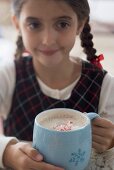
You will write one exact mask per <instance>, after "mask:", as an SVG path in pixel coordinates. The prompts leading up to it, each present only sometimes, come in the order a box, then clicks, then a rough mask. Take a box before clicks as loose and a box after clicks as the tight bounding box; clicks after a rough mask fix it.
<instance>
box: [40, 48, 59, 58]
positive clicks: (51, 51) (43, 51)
mask: <svg viewBox="0 0 114 170" xmlns="http://www.w3.org/2000/svg"><path fill="white" fill-rule="evenodd" d="M39 51H40V52H41V53H43V54H44V55H47V56H50V55H53V54H55V53H56V52H58V51H59V50H58V49H56V50H39Z"/></svg>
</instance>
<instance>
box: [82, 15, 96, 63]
mask: <svg viewBox="0 0 114 170" xmlns="http://www.w3.org/2000/svg"><path fill="white" fill-rule="evenodd" d="M90 32H91V27H90V25H89V18H88V20H87V22H86V24H85V26H84V28H83V31H82V32H81V34H80V39H81V46H82V47H83V48H84V53H86V54H87V60H88V61H91V60H93V59H96V58H97V55H96V52H97V51H96V49H95V48H93V46H94V44H93V42H92V39H93V35H92V34H91V33H90Z"/></svg>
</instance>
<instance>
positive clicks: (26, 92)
mask: <svg viewBox="0 0 114 170" xmlns="http://www.w3.org/2000/svg"><path fill="white" fill-rule="evenodd" d="M15 66H16V86H15V91H14V95H13V101H12V106H11V110H10V113H9V115H8V117H7V119H6V120H5V121H4V132H5V135H8V136H16V137H17V138H18V139H20V140H27V141H31V140H32V134H33V124H34V119H35V116H36V115H37V114H38V113H40V112H41V111H44V110H46V109H52V108H72V109H76V110H79V111H81V112H98V105H99V97H100V91H101V86H102V82H103V78H104V76H105V74H106V71H104V70H100V69H98V68H96V67H95V66H94V65H92V64H90V63H88V62H86V61H83V62H82V73H81V77H80V79H79V81H78V83H77V84H76V86H75V87H74V89H73V90H72V94H71V97H70V98H69V99H67V100H58V99H53V98H51V97H48V96H46V95H45V94H43V93H42V91H41V90H40V87H39V84H38V82H37V79H36V75H35V71H34V69H33V64H32V58H31V57H24V58H21V59H20V60H18V61H15Z"/></svg>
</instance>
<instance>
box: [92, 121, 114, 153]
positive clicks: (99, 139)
mask: <svg viewBox="0 0 114 170" xmlns="http://www.w3.org/2000/svg"><path fill="white" fill-rule="evenodd" d="M92 146H93V148H94V149H95V150H96V151H97V152H98V153H102V152H104V151H106V150H108V149H111V148H112V147H114V124H113V123H112V122H111V121H109V120H107V119H104V118H96V119H94V120H93V121H92Z"/></svg>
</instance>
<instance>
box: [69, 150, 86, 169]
mask: <svg viewBox="0 0 114 170" xmlns="http://www.w3.org/2000/svg"><path fill="white" fill-rule="evenodd" d="M85 153H86V152H85V151H82V150H81V149H78V151H77V152H73V153H71V159H70V160H69V162H70V163H74V164H75V166H77V165H78V164H79V163H81V162H83V161H84V160H85Z"/></svg>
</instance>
